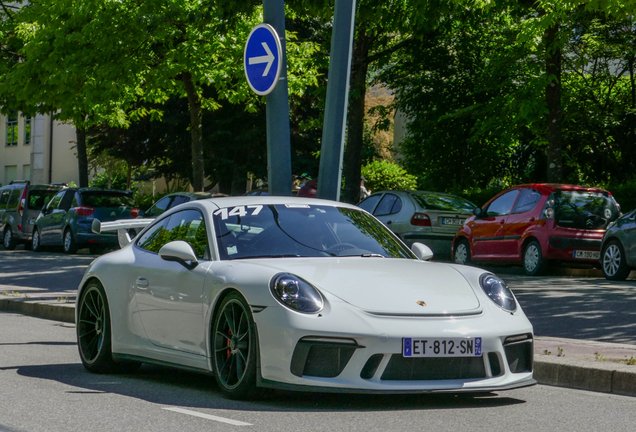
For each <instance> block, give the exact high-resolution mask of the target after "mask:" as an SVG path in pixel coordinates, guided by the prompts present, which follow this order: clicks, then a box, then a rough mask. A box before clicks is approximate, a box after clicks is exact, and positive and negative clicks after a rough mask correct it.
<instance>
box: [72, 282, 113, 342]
mask: <svg viewBox="0 0 636 432" xmlns="http://www.w3.org/2000/svg"><path fill="white" fill-rule="evenodd" d="M91 282H97V283H99V284H100V285H101V286H102V288H103V290H104V293H105V294H106V300H107V301H108V292H107V291H106V286H105V285H104V283H103V282H102V281H101V280H100V279H99V278H98V277H97V276H94V275H93V276H90V277H89V278H88V279H86V280H85V281H84V282H83V283H82V284H81V285H80V287H79V288H78V289H77V297H76V299H75V323H76V324H77V320H78V319H79V308H78V307H77V304H78V303H79V300H80V298H82V294H83V293H84V290H85V289H86V287H87V286H88V285H89V284H90V283H91ZM107 303H108V312H109V313H110V316H111V317H112V311H111V310H110V307H111V306H110V301H108V302H107ZM111 337H112V334H111Z"/></svg>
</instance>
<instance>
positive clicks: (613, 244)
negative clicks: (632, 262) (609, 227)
mask: <svg viewBox="0 0 636 432" xmlns="http://www.w3.org/2000/svg"><path fill="white" fill-rule="evenodd" d="M601 257H602V266H601V267H602V269H603V274H604V275H605V279H608V280H614V281H622V280H625V279H627V276H629V273H630V272H631V270H632V269H631V268H629V267H628V266H627V261H626V259H625V250H624V249H623V245H621V242H620V241H618V240H612V241H610V242H609V243H607V245H605V247H604V248H603V253H602V254H601Z"/></svg>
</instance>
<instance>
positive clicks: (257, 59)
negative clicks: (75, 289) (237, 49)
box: [249, 42, 274, 76]
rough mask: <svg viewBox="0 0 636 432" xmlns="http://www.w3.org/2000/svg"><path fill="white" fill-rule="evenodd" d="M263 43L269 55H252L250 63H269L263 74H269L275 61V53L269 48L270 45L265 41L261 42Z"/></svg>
mask: <svg viewBox="0 0 636 432" xmlns="http://www.w3.org/2000/svg"><path fill="white" fill-rule="evenodd" d="M261 45H263V48H265V51H266V52H267V55H264V56H259V57H250V58H249V64H250V65H253V64H259V63H267V66H266V67H265V71H264V72H263V76H265V75H267V73H268V72H269V70H270V68H271V67H272V64H273V63H274V55H273V54H272V51H271V50H270V49H269V47H268V46H267V44H266V43H265V42H261Z"/></svg>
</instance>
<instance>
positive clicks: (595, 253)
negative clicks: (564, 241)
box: [574, 250, 601, 260]
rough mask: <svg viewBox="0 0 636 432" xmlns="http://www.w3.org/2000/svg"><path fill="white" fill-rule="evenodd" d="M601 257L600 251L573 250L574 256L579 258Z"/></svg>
mask: <svg viewBox="0 0 636 432" xmlns="http://www.w3.org/2000/svg"><path fill="white" fill-rule="evenodd" d="M600 257H601V252H600V251H586V250H575V251H574V258H581V259H595V260H597V259H599V258H600Z"/></svg>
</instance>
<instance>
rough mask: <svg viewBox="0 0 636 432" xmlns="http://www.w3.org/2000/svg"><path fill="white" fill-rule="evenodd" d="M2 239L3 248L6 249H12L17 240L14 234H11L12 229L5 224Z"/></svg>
mask: <svg viewBox="0 0 636 432" xmlns="http://www.w3.org/2000/svg"><path fill="white" fill-rule="evenodd" d="M3 239H4V241H3V244H4V248H5V249H6V250H14V249H15V248H16V246H17V245H18V242H17V240H16V239H15V236H14V235H13V231H11V227H10V226H7V227H6V228H5V230H4V236H3Z"/></svg>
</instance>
